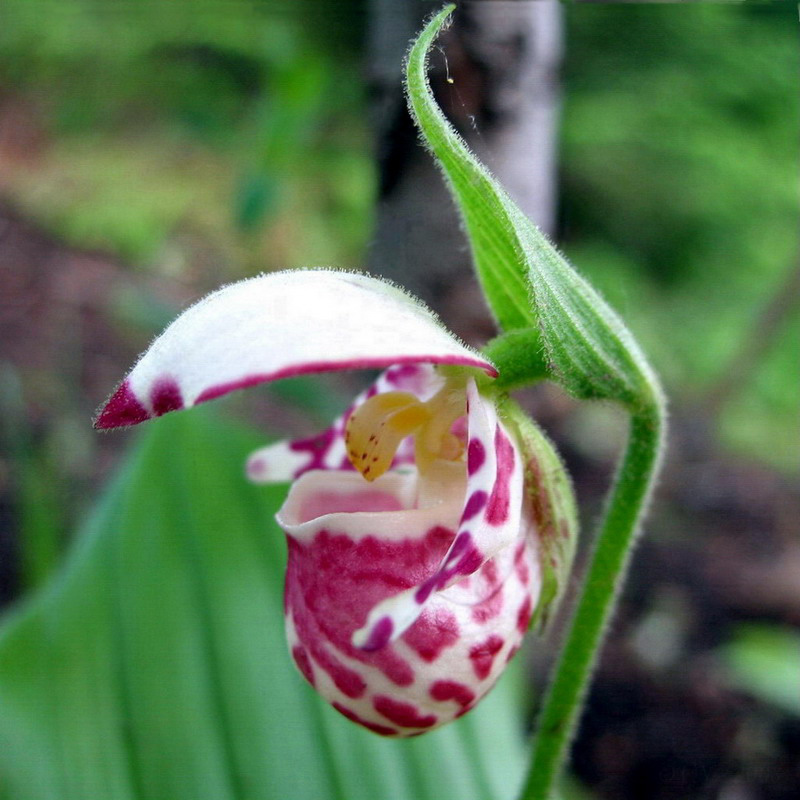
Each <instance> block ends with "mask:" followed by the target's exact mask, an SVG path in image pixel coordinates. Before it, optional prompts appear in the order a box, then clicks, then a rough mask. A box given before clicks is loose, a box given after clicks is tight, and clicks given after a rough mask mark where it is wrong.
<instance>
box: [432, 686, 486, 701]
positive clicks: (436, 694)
mask: <svg viewBox="0 0 800 800" xmlns="http://www.w3.org/2000/svg"><path fill="white" fill-rule="evenodd" d="M431 697H432V698H433V699H434V700H439V701H440V702H445V701H446V700H455V701H456V703H458V704H459V705H460V706H468V705H469V704H470V703H471V702H472V701H473V700H474V699H475V692H473V691H472V689H470V688H469V686H465V685H464V684H463V683H459V682H458V681H436V682H435V683H434V684H433V685H432V686H431Z"/></svg>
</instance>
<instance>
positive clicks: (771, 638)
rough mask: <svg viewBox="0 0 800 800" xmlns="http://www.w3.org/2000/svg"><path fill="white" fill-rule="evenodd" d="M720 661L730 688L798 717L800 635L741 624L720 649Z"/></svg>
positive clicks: (771, 626)
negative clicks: (733, 687) (732, 687)
mask: <svg viewBox="0 0 800 800" xmlns="http://www.w3.org/2000/svg"><path fill="white" fill-rule="evenodd" d="M720 657H721V660H722V664H723V667H724V668H725V670H726V673H727V676H728V680H729V682H730V683H731V684H732V685H733V686H735V687H736V688H738V689H740V690H741V691H744V692H746V693H748V694H750V695H752V696H753V697H756V698H757V699H759V700H763V701H765V702H766V703H768V704H770V705H772V706H775V707H776V708H778V709H782V710H783V711H785V712H787V713H789V714H793V715H795V716H800V632H798V631H797V630H794V629H792V628H788V627H783V626H779V625H768V624H755V623H748V624H744V623H743V624H740V625H739V626H737V628H736V629H735V630H734V634H733V637H732V639H731V641H730V642H727V643H726V644H725V645H723V646H722V647H721V648H720Z"/></svg>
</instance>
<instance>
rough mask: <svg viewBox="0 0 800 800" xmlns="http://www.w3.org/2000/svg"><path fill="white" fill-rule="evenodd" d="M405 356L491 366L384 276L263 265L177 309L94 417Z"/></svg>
mask: <svg viewBox="0 0 800 800" xmlns="http://www.w3.org/2000/svg"><path fill="white" fill-rule="evenodd" d="M412 363H430V364H457V365H462V366H467V367H475V368H477V369H481V370H484V371H485V372H487V373H488V374H490V375H496V370H495V369H494V367H493V366H492V364H491V363H490V362H488V361H486V359H485V358H483V357H482V356H481V355H480V354H478V353H476V352H475V351H473V350H471V349H469V348H468V347H466V346H465V345H463V344H462V343H461V342H459V341H458V340H457V339H456V338H455V337H454V336H453V335H452V334H451V333H449V332H448V331H447V330H446V329H445V328H444V327H443V326H442V325H441V323H440V322H439V321H438V319H437V318H436V317H435V316H434V314H433V312H431V311H430V310H429V309H428V308H427V307H425V306H424V305H422V304H421V303H420V302H419V301H417V300H415V299H413V298H411V297H410V296H409V295H407V294H405V293H404V292H402V291H401V290H399V289H397V288H396V287H394V286H392V285H390V284H388V283H386V282H384V281H380V280H378V279H376V278H371V277H369V276H366V275H357V274H351V273H346V272H337V271H333V270H299V271H290V272H277V273H271V274H269V275H261V276H259V277H257V278H251V279H250V280H246V281H241V282H239V283H234V284H231V285H229V286H226V287H224V288H222V289H219V290H218V291H216V292H214V293H213V294H210V295H209V296H208V297H206V298H205V299H203V300H201V301H200V302H199V303H197V304H196V305H194V306H192V307H191V308H189V309H188V310H187V311H185V312H184V313H183V314H182V315H181V316H180V317H178V319H176V320H175V321H174V322H173V323H172V324H171V325H170V326H169V327H168V328H167V329H166V331H164V333H163V334H161V336H159V337H158V338H157V339H156V340H155V341H154V342H153V344H152V345H151V347H150V349H149V350H148V351H147V352H146V353H145V354H144V355H143V356H142V358H141V359H140V361H139V362H138V363H137V364H136V366H135V367H134V368H133V370H132V371H131V372H130V374H129V375H128V377H127V378H126V379H125V380H124V381H123V382H122V384H121V385H120V386H119V388H118V389H117V391H116V392H115V393H114V395H113V396H112V397H111V399H110V400H109V401H108V403H107V404H106V405H105V407H104V408H103V409H102V411H101V412H100V414H99V415H98V417H97V419H96V421H95V426H96V427H98V428H115V427H119V426H122V425H134V424H136V423H138V422H142V421H143V420H145V419H148V418H150V417H153V416H160V415H161V414H164V413H166V412H167V411H174V410H176V409H179V408H187V407H189V406H193V405H196V404H197V403H202V402H204V401H206V400H211V399H213V398H215V397H220V396H222V395H224V394H227V393H228V392H230V391H233V390H234V389H241V388H244V387H247V386H253V385H255V384H258V383H263V382H265V381H271V380H277V379H278V378H286V377H290V376H294V375H301V374H306V373H311V372H326V371H330V370H340V369H363V368H381V367H388V366H390V365H392V364H412Z"/></svg>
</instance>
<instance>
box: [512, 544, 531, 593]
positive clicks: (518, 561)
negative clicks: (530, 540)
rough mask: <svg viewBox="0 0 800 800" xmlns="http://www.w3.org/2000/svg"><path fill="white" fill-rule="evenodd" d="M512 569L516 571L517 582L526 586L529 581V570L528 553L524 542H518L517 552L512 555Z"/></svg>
mask: <svg viewBox="0 0 800 800" xmlns="http://www.w3.org/2000/svg"><path fill="white" fill-rule="evenodd" d="M514 569H515V570H516V571H517V577H518V578H519V582H520V583H521V584H522V585H523V586H527V585H528V582H529V581H530V579H531V570H530V567H529V566H528V552H527V549H526V547H525V542H524V541H523V542H520V545H519V547H518V548H517V551H516V552H515V553H514Z"/></svg>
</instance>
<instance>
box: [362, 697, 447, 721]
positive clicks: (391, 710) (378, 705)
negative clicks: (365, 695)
mask: <svg viewBox="0 0 800 800" xmlns="http://www.w3.org/2000/svg"><path fill="white" fill-rule="evenodd" d="M372 705H373V706H374V707H375V710H376V711H377V712H378V713H379V714H383V716H384V717H386V719H388V720H391V721H392V722H394V723H395V725H399V726H400V727H401V728H430V727H432V726H433V725H435V724H436V716H435V715H434V714H421V713H420V712H419V709H417V708H416V706H413V705H411V703H402V702H400V701H399V700H393V699H392V698H391V697H387V696H386V695H382V694H378V695H375V697H374V698H373V700H372Z"/></svg>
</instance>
